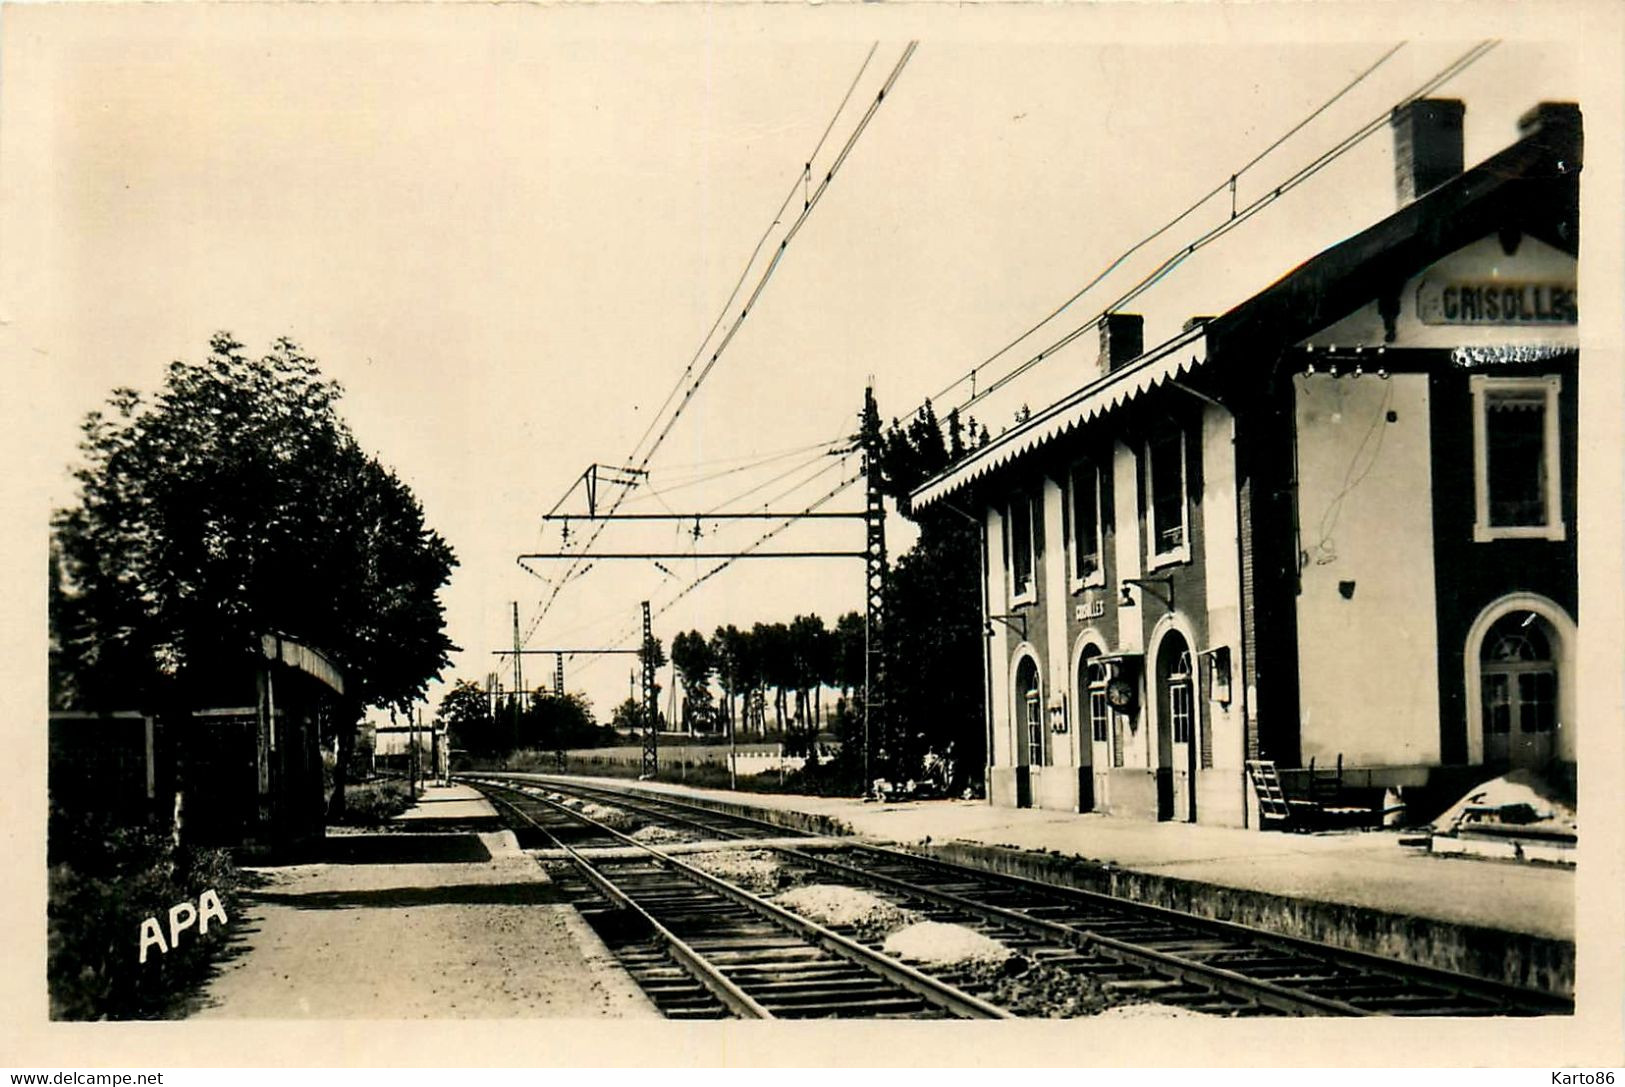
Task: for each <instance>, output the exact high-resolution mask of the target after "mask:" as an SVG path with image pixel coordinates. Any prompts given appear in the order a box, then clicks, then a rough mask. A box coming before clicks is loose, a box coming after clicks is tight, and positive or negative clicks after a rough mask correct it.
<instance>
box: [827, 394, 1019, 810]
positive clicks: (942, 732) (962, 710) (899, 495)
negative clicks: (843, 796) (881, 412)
mask: <svg viewBox="0 0 1625 1087" xmlns="http://www.w3.org/2000/svg"><path fill="white" fill-rule="evenodd" d="M968 430H969V433H970V434H972V435H974V434H976V433H977V426H976V421H975V420H974V419H972V420H969V423H968ZM947 431H948V432H947V435H946V436H944V434H943V430H942V426H941V424H940V423H939V422H938V420H937V417H936V413H935V412H934V411H933V409H932V407H931V403H930V402H929V401H927V402H926V404H925V405H924V406H923V407H922V408H921V409H920V410H919V411H917V412H916V413H915V415H914V417H913V418H912V419H910V420H909V422H908V424H907V425H906V426H904V425H901V424H899V423H897V422H896V421H894V422H893V423H892V425H891V427H890V429H889V430H888V431H887V432H886V434H885V436H884V440H883V443H882V448H881V457H880V463H881V471H882V480H883V484H882V485H883V487H884V489H885V491H886V493H887V494H888V495H890V496H891V497H892V498H893V499H894V500H896V501H897V503H898V509H899V510H900V511H901V512H902V513H903V514H904V515H905V516H907V517H909V519H910V520H912V521H914V522H915V523H916V524H917V525H918V526H919V529H920V536H919V539H918V540H917V541H916V542H915V545H914V547H913V548H911V549H910V550H909V551H908V552H907V553H906V554H904V555H902V556H901V557H900V558H899V559H898V560H897V562H896V564H895V566H894V567H893V569H892V572H891V576H890V578H889V580H888V583H887V590H886V591H887V599H886V608H887V629H886V652H887V664H888V682H889V684H890V689H889V690H888V691H887V701H888V706H889V710H890V720H889V726H890V731H891V736H890V737H888V738H885V739H883V740H882V741H881V745H882V746H885V747H887V748H888V751H887V762H889V763H890V764H891V765H890V767H889V769H890V770H891V772H893V773H899V774H904V775H908V776H914V775H916V774H917V773H918V772H919V764H920V761H921V759H922V758H923V756H924V755H925V754H926V753H927V752H928V751H934V752H936V753H937V754H939V755H942V756H944V757H946V758H949V759H950V760H951V761H952V763H953V765H954V768H955V775H956V777H957V778H958V779H959V780H958V781H956V782H955V784H956V785H957V784H960V783H961V782H963V780H964V776H965V775H966V774H968V773H969V772H970V771H971V769H972V768H975V767H980V766H982V765H983V764H984V762H985V757H986V746H987V744H986V731H985V727H986V726H985V717H984V705H985V691H984V689H983V676H982V652H983V644H982V637H983V628H982V614H981V613H982V603H981V595H980V584H979V582H978V576H977V573H976V572H977V571H979V570H980V569H981V543H980V535H981V533H980V528H979V526H978V525H977V523H976V522H974V521H973V520H972V519H971V518H969V517H967V516H965V515H963V514H960V513H958V512H957V511H955V510H952V509H950V508H948V507H946V506H945V505H938V506H934V507H931V508H930V509H926V510H918V511H917V510H913V509H911V508H910V506H909V502H908V496H909V494H910V493H911V492H912V491H913V490H914V488H915V487H917V486H918V485H919V484H920V483H922V482H924V481H925V480H926V479H927V478H929V477H930V476H933V475H935V474H937V473H939V472H941V471H943V470H944V469H946V468H948V467H949V466H950V465H951V464H953V463H954V462H955V461H956V460H958V459H959V458H961V457H963V456H964V455H965V453H966V452H967V451H968V449H967V444H966V442H965V440H964V437H963V435H962V433H961V429H960V422H959V416H958V413H957V412H954V413H951V414H950V415H949V417H948V428H947ZM984 433H985V432H984ZM980 440H981V441H982V442H983V443H984V444H985V442H986V438H985V437H982V438H981V439H980ZM859 633H860V634H861V631H859ZM849 645H850V635H849V636H848V639H847V640H846V641H845V642H843V650H846V649H847V648H848V647H849ZM844 657H845V653H844V652H843V659H844Z"/></svg>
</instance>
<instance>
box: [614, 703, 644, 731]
mask: <svg viewBox="0 0 1625 1087" xmlns="http://www.w3.org/2000/svg"><path fill="white" fill-rule="evenodd" d="M643 716H644V714H643V705H642V703H640V702H639V701H638V700H637V699H635V698H628V699H627V700H626V701H625V702H622V703H621V704H620V705H619V706H616V707H615V711H614V712H613V713H612V714H610V718H609V725H610V727H611V728H613V729H615V730H617V731H620V732H639V731H642V729H643Z"/></svg>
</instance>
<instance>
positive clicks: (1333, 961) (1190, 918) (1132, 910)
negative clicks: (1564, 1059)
mask: <svg viewBox="0 0 1625 1087" xmlns="http://www.w3.org/2000/svg"><path fill="white" fill-rule="evenodd" d="M564 788H566V789H568V788H579V789H581V790H582V791H584V792H596V793H598V794H599V795H601V796H610V797H616V798H626V797H629V796H633V797H637V798H638V799H640V800H645V801H650V802H653V803H657V804H663V805H667V806H670V807H676V808H681V809H686V810H689V811H700V812H706V813H708V814H712V815H717V816H721V817H723V818H725V819H731V820H735V821H739V822H744V823H749V824H753V825H758V826H767V827H772V826H775V824H772V823H769V822H767V821H766V820H762V819H756V818H753V817H751V816H748V815H737V814H734V813H731V812H724V811H720V810H717V809H714V808H709V807H704V806H701V805H696V804H688V803H684V802H683V801H681V800H675V799H670V798H666V797H651V796H648V795H647V794H643V793H636V792H632V791H630V790H624V789H619V788H613V787H598V786H591V785H579V786H578V785H576V784H575V783H574V782H570V783H567V784H566V785H565V786H564ZM669 818H672V819H676V820H679V821H681V820H682V819H683V817H682V816H677V815H672V816H669ZM693 825H696V826H702V827H704V825H703V824H698V823H695V824H693ZM704 829H707V830H711V831H712V832H713V833H720V834H728V833H729V832H727V831H723V830H719V829H717V828H712V827H704ZM779 829H783V828H779ZM738 836H739V837H743V835H738ZM763 848H767V849H773V850H775V851H779V852H785V853H792V854H797V855H799V856H801V857H803V858H804V859H806V860H807V861H809V862H810V863H812V864H814V865H815V866H820V867H822V866H826V865H827V866H831V868H830V870H836V869H840V870H846V871H843V874H848V875H859V874H861V877H862V878H864V879H873V880H876V881H877V882H885V881H893V882H895V883H897V884H899V885H901V886H900V888H899V889H912V890H905V893H914V890H918V891H919V892H922V893H926V894H931V895H941V896H946V897H948V898H958V899H961V902H960V903H957V904H956V903H948V902H946V901H944V904H951V905H957V906H958V907H959V908H966V909H974V910H980V911H988V912H996V913H1005V914H1011V915H1013V918H1021V919H1023V920H1022V921H1020V922H1016V921H1015V920H1013V919H1012V920H1011V923H1021V924H1026V925H1030V926H1032V931H1034V932H1039V931H1040V928H1041V927H1045V926H1054V925H1057V924H1058V923H1057V922H1050V921H1047V920H1045V919H1043V918H1037V917H1031V916H1028V915H1026V914H1022V913H1020V911H1013V910H1007V909H1005V908H1004V907H1000V906H994V905H992V904H990V903H989V904H983V903H977V902H975V901H974V900H972V899H964V898H962V896H957V895H953V894H952V893H951V892H945V891H935V890H932V889H931V888H928V887H924V886H921V885H917V884H912V883H909V882H908V881H906V880H897V879H896V878H895V877H890V876H886V875H884V874H882V873H876V872H869V871H867V870H864V869H861V868H856V867H854V866H849V865H844V864H841V863H840V862H838V861H833V860H830V859H828V858H824V857H818V856H815V855H812V854H807V853H804V852H803V851H802V850H800V849H799V848H797V847H794V846H764V847H763ZM849 848H851V849H853V850H855V851H858V852H862V853H869V854H874V855H878V856H882V857H887V858H891V859H894V860H898V861H903V862H905V863H908V864H911V865H914V866H917V867H926V868H935V869H938V870H941V871H946V872H956V873H962V874H963V875H965V876H966V877H968V878H973V879H977V880H981V881H983V882H987V883H993V884H998V883H1005V884H1008V885H1011V886H1015V887H1019V888H1022V889H1025V890H1028V891H1030V892H1031V893H1034V894H1039V895H1043V896H1045V897H1048V898H1052V899H1058V900H1060V901H1063V902H1066V901H1070V902H1077V903H1080V904H1088V905H1095V906H1099V907H1102V908H1106V909H1111V910H1115V911H1118V912H1123V913H1127V914H1131V915H1137V916H1139V917H1143V918H1145V919H1147V920H1152V921H1160V922H1162V923H1164V924H1169V925H1177V926H1183V927H1186V928H1190V929H1195V930H1197V931H1199V932H1204V933H1208V934H1211V935H1215V936H1221V937H1224V938H1227V939H1232V940H1236V941H1238V942H1241V943H1244V944H1251V945H1254V946H1260V947H1265V948H1269V949H1271V950H1275V951H1279V952H1283V953H1286V954H1291V955H1299V956H1303V957H1306V958H1309V959H1312V960H1316V961H1319V962H1321V963H1323V964H1325V965H1327V966H1332V967H1343V968H1346V969H1351V970H1357V971H1362V972H1366V973H1370V974H1374V975H1376V976H1378V977H1383V978H1388V979H1390V980H1393V981H1397V982H1404V983H1411V984H1424V985H1431V986H1434V987H1436V988H1439V989H1442V990H1444V991H1445V992H1449V993H1454V994H1456V995H1460V996H1463V997H1469V998H1472V999H1476V1000H1483V1001H1489V1002H1492V1003H1495V1004H1500V1005H1505V1006H1508V1007H1511V1008H1522V1009H1526V1010H1530V1011H1534V1012H1536V1013H1538V1014H1547V1015H1571V1014H1573V1011H1574V1004H1573V1001H1572V1000H1568V999H1565V998H1564V997H1561V996H1558V995H1555V994H1551V993H1546V992H1542V991H1540V990H1535V989H1522V988H1518V987H1517V986H1513V985H1508V984H1506V983H1504V982H1497V981H1492V980H1490V979H1487V978H1476V977H1473V976H1471V975H1467V974H1455V973H1451V972H1449V971H1445V970H1440V969H1438V968H1436V967H1430V966H1424V965H1421V964H1415V963H1403V962H1399V961H1397V960H1394V959H1388V958H1383V957H1381V956H1378V955H1373V954H1370V953H1369V952H1364V951H1356V950H1353V949H1349V948H1341V947H1336V946H1333V945H1330V944H1322V943H1317V942H1315V941H1312V940H1304V939H1301V938H1299V937H1295V936H1286V935H1282V934H1279V933H1273V932H1268V931H1266V930H1263V929H1257V928H1252V927H1250V926H1247V925H1242V924H1238V923H1236V922H1234V921H1224V920H1220V919H1218V918H1210V917H1201V916H1199V915H1196V914H1190V913H1183V912H1181V911H1179V910H1174V909H1170V908H1168V907H1166V906H1157V905H1153V904H1151V903H1146V902H1136V901H1133V900H1131V899H1124V898H1118V897H1115V896H1112V895H1109V894H1105V893H1102V892H1099V891H1090V890H1087V889H1085V888H1081V887H1068V886H1063V885H1057V884H1049V883H1043V882H1041V881H1039V880H1035V879H1031V878H1030V877H1026V876H1019V875H1014V874H1009V873H1003V872H992V871H989V870H986V869H981V868H976V867H974V866H971V865H966V864H961V863H958V862H956V861H949V860H943V859H940V858H936V857H924V856H921V855H919V854H916V853H910V852H907V851H905V850H901V849H896V848H890V847H886V846H879V845H874V844H871V843H857V842H854V843H853V844H852V845H851V846H850V847H849ZM1060 927H1062V928H1064V929H1066V930H1067V931H1069V932H1071V933H1074V934H1076V933H1080V932H1081V933H1087V932H1088V930H1087V929H1083V928H1078V927H1075V926H1065V925H1062V926H1060ZM1050 934H1053V933H1050ZM1089 935H1091V936H1092V937H1093V938H1094V939H1095V940H1096V941H1097V942H1100V943H1101V944H1102V946H1103V947H1104V946H1109V944H1107V941H1110V942H1112V943H1119V944H1123V942H1122V941H1116V940H1114V938H1112V937H1107V936H1104V935H1101V934H1096V933H1089ZM1123 946H1124V947H1126V948H1129V949H1132V950H1133V951H1134V952H1135V953H1137V954H1148V955H1152V956H1164V957H1167V958H1171V959H1174V960H1176V961H1177V962H1178V963H1180V964H1184V965H1189V966H1191V967H1194V968H1196V969H1197V970H1200V971H1221V972H1222V974H1234V975H1235V976H1237V977H1241V978H1243V979H1244V980H1245V981H1246V983H1247V984H1248V985H1270V984H1271V983H1269V982H1267V981H1263V980H1261V979H1254V978H1248V977H1246V975H1244V974H1240V973H1239V972H1236V971H1227V970H1224V969H1223V968H1221V967H1214V966H1211V965H1209V964H1206V963H1201V962H1196V961H1193V960H1188V959H1183V958H1181V957H1179V956H1169V955H1168V953H1166V952H1159V951H1156V950H1155V949H1151V948H1136V947H1134V945H1132V944H1123ZM1273 987H1274V988H1276V989H1279V990H1281V991H1282V992H1284V993H1286V994H1289V995H1290V996H1291V997H1292V998H1293V999H1294V1000H1304V999H1305V998H1308V999H1309V1000H1311V1001H1321V1002H1323V1005H1341V1004H1344V1002H1341V1001H1335V1000H1329V999H1328V998H1323V997H1310V996H1309V994H1303V993H1300V992H1298V991H1297V990H1292V989H1287V988H1285V987H1283V986H1273ZM1236 995H1245V994H1236ZM1278 1010H1293V1009H1278ZM1322 1014H1331V1015H1358V1016H1370V1015H1380V1014H1384V1013H1383V1012H1382V1011H1380V1010H1373V1009H1367V1008H1362V1007H1359V1006H1358V1005H1352V1004H1349V1005H1347V1010H1345V1009H1344V1008H1340V1007H1326V1008H1325V1009H1324V1010H1323V1011H1322Z"/></svg>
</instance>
